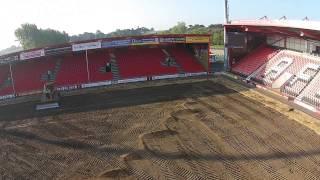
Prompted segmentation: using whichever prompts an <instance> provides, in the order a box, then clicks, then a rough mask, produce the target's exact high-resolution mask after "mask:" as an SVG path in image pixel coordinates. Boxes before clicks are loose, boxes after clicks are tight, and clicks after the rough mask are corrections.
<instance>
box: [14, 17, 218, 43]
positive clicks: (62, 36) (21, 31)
mask: <svg viewBox="0 0 320 180" xmlns="http://www.w3.org/2000/svg"><path fill="white" fill-rule="evenodd" d="M146 34H212V44H213V45H222V44H223V26H222V25H221V24H214V25H209V26H204V25H199V24H195V25H186V23H184V22H178V24H177V25H175V26H174V27H172V28H170V29H168V30H165V31H155V30H154V29H153V28H150V29H149V28H146V27H138V28H132V29H122V30H120V29H118V30H116V31H114V32H111V33H107V34H105V33H103V32H101V31H100V30H97V31H96V32H95V33H92V32H85V33H82V34H78V35H72V36H70V35H68V33H66V32H64V31H62V32H61V31H57V30H53V29H41V28H38V27H37V26H36V25H35V24H22V25H21V27H19V28H18V29H17V30H16V31H15V36H16V38H17V39H18V41H19V42H20V44H21V46H22V48H23V49H32V48H38V47H45V46H50V45H54V44H62V43H68V42H75V41H82V40H91V39H100V38H109V37H119V36H135V35H146Z"/></svg>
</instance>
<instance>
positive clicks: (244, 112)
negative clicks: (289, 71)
mask: <svg viewBox="0 0 320 180" xmlns="http://www.w3.org/2000/svg"><path fill="white" fill-rule="evenodd" d="M181 89H182V88H178V89H177V90H175V89H172V88H171V87H168V88H167V89H165V88H163V87H162V88H160V89H159V90H160V91H161V92H159V93H160V94H163V92H164V91H165V92H166V93H167V94H168V95H169V97H171V98H173V100H175V101H169V98H166V100H167V101H162V102H158V103H157V102H156V101H152V102H153V103H149V104H142V105H137V106H127V107H123V108H122V107H115V108H107V109H99V110H91V111H88V112H85V113H84V112H77V111H75V110H71V112H72V113H67V112H65V111H64V112H65V113H64V114H59V115H57V116H48V117H43V118H40V119H39V118H35V119H28V120H19V121H15V122H14V121H12V122H10V123H5V124H3V125H4V126H3V128H4V130H1V131H0V137H1V138H2V139H3V140H1V141H4V143H3V144H1V145H0V149H1V150H0V163H1V162H3V163H1V164H2V165H3V166H4V167H1V168H0V176H2V177H4V176H7V177H16V178H19V177H21V178H22V179H25V178H27V179H47V178H55V179H83V178H90V177H96V176H97V174H100V172H102V171H105V170H106V169H114V168H128V170H129V172H130V174H131V175H130V176H129V177H132V178H133V179H158V177H160V179H223V178H228V179H261V178H268V179H269V178H275V179H292V178H301V177H305V178H307V179H313V178H317V177H319V172H320V170H319V167H320V165H319V164H320V161H319V159H320V156H319V154H317V153H315V154H314V155H312V154H311V155H306V156H303V154H308V152H309V151H310V150H317V149H320V145H319V143H318V142H319V140H320V138H319V137H318V136H316V135H315V134H314V133H312V131H310V130H308V129H305V128H303V127H301V126H298V125H297V124H296V123H293V122H291V121H290V120H288V119H286V117H285V116H283V115H281V114H280V113H276V112H274V111H273V110H271V109H269V108H266V107H265V106H263V104H261V103H259V102H256V101H253V100H251V99H247V98H244V97H243V96H241V95H240V94H238V93H236V92H235V91H233V90H230V89H228V88H226V87H224V86H223V85H221V84H218V83H210V82H203V83H200V84H199V83H198V84H196V85H192V84H191V85H183V89H185V92H183V94H179V93H177V92H174V91H181ZM156 90H157V88H155V90H154V92H152V95H154V96H157V93H158V92H156ZM148 92H150V90H148ZM171 92H172V95H170V93H171ZM122 94H124V96H123V98H121V97H113V99H116V100H117V101H116V102H122V101H123V102H125V101H126V98H125V97H129V96H130V98H129V99H130V100H134V97H133V96H134V93H133V91H131V92H130V93H129V94H128V95H125V92H123V91H122ZM140 94H143V93H141V92H140ZM175 96H179V98H178V99H174V98H175ZM181 96H184V97H185V98H181ZM100 97H101V96H98V99H97V101H99V98H100ZM90 98H93V96H90ZM139 98H141V96H139ZM70 100H72V98H70ZM149 100H150V98H149ZM77 101H78V100H77ZM77 101H76V102H77ZM102 101H103V100H102ZM138 101H139V102H142V101H143V100H141V99H139V100H134V102H138ZM89 102H93V100H91V101H89ZM69 104H71V102H70V103H69ZM98 105H102V103H100V104H98ZM72 108H76V105H73V107H72ZM183 108H190V109H194V110H195V111H194V112H193V113H191V114H187V115H183V116H184V118H187V120H186V121H180V120H179V121H178V122H177V124H175V125H176V126H177V128H180V131H178V132H179V133H178V134H177V135H176V136H175V137H170V138H174V139H176V140H177V143H176V144H175V145H173V144H172V143H171V145H170V146H172V147H173V146H174V147H175V148H176V149H177V153H178V154H180V155H179V156H178V159H168V155H167V154H165V151H164V152H162V153H164V154H161V155H160V156H159V155H155V154H153V153H152V152H148V151H145V150H138V152H139V153H141V157H142V160H140V161H132V162H128V163H127V164H126V163H124V162H122V161H121V160H120V159H119V156H120V155H121V153H126V152H135V151H137V148H138V137H139V135H140V134H142V133H146V132H150V131H155V130H157V129H159V127H160V126H161V122H162V121H163V119H167V118H169V117H170V114H172V113H176V112H178V111H181V110H182V109H183ZM50 117H51V119H50ZM189 118H190V119H193V120H192V121H189ZM182 119H183V118H182ZM197 121H200V122H197ZM199 123H203V125H199ZM204 124H205V125H206V127H207V128H205V127H204ZM203 129H206V130H203ZM16 131H17V132H18V133H16ZM208 131H210V132H208ZM210 134H211V135H210ZM212 134H215V135H214V136H217V137H212ZM217 138H218V140H219V141H221V142H218V140H217ZM167 140H169V139H166V138H164V139H162V140H161V141H159V142H158V143H159V145H160V147H161V148H160V149H161V150H165V149H167V148H172V147H169V144H168V142H169V141H167ZM1 141H0V142H1ZM8 152H10V155H8ZM32 152H34V153H32ZM291 152H301V154H302V155H296V156H294V157H293V158H292V157H290V156H288V154H290V153H291ZM160 153H161V151H160ZM6 154H7V155H6ZM207 154H210V157H214V159H211V158H210V157H209V158H207V159H206V156H204V155H207ZM260 154H274V155H275V157H271V159H270V158H269V157H268V156H262V157H260ZM254 158H256V159H254ZM139 162H141V163H145V165H144V164H142V165H139ZM147 164H152V167H150V168H147V167H146V165H147ZM19 165H20V168H14V167H17V166H19ZM286 166H288V168H287V167H286ZM156 169H158V171H157V170H156ZM291 169H293V172H294V173H293V174H289V173H288V172H289V171H290V170H291ZM151 170H152V171H155V172H151Z"/></svg>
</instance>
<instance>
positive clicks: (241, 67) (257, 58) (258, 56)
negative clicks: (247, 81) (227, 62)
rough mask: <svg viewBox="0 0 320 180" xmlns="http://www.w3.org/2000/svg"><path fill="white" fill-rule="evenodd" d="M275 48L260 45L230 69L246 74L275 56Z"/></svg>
mask: <svg viewBox="0 0 320 180" xmlns="http://www.w3.org/2000/svg"><path fill="white" fill-rule="evenodd" d="M276 53H277V50H275V49H273V48H269V47H266V46H260V47H259V48H257V49H256V50H254V51H253V52H251V53H250V54H248V55H247V56H245V57H244V58H242V59H241V60H239V62H237V63H236V64H235V65H233V66H232V71H233V72H235V73H238V74H242V75H245V76H248V75H250V74H252V73H253V72H254V71H255V70H257V69H258V68H259V67H260V66H262V65H263V64H265V63H266V62H268V61H269V60H270V59H271V58H272V57H273V56H275V55H276Z"/></svg>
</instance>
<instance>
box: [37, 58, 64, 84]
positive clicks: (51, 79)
mask: <svg viewBox="0 0 320 180" xmlns="http://www.w3.org/2000/svg"><path fill="white" fill-rule="evenodd" d="M60 67H61V59H59V60H57V62H56V65H55V67H54V69H53V72H52V76H51V77H50V79H48V76H47V74H46V73H44V74H43V75H42V76H41V80H42V81H49V82H53V81H55V80H56V77H57V74H58V73H59V71H60Z"/></svg>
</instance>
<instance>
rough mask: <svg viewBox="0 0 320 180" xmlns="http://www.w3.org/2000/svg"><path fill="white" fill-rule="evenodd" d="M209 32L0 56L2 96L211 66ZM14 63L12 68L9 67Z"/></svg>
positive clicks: (170, 75) (187, 73)
mask: <svg viewBox="0 0 320 180" xmlns="http://www.w3.org/2000/svg"><path fill="white" fill-rule="evenodd" d="M209 42H210V35H192V34H189V35H147V36H134V37H120V38H106V39H96V40H92V41H83V42H74V43H73V44H63V45H57V46H54V47H46V48H43V49H34V50H28V51H22V52H17V53H13V54H8V55H4V56H1V57H0V63H1V65H0V68H1V70H0V72H1V74H0V99H5V98H7V97H10V98H11V97H17V96H24V95H30V94H37V93H41V91H42V89H43V87H44V85H45V84H46V83H48V82H53V83H54V84H55V87H56V89H57V90H59V91H63V90H72V89H78V88H86V87H95V86H104V85H111V84H118V83H126V82H136V81H145V80H152V79H162V78H175V77H183V76H194V75H203V74H206V73H207V71H208V57H209V55H208V52H209ZM10 68H11V71H10Z"/></svg>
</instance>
